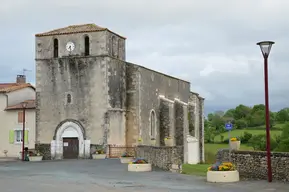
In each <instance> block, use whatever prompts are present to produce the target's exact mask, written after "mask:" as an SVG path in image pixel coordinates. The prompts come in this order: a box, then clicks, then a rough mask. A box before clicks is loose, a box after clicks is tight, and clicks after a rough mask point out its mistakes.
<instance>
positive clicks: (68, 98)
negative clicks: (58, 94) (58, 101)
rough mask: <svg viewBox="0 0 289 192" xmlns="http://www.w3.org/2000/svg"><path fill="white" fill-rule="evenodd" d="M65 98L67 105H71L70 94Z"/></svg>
mask: <svg viewBox="0 0 289 192" xmlns="http://www.w3.org/2000/svg"><path fill="white" fill-rule="evenodd" d="M66 97H67V98H66V99H67V101H66V102H67V104H70V103H71V94H67V96H66Z"/></svg>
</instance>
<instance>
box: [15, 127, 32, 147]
mask: <svg viewBox="0 0 289 192" xmlns="http://www.w3.org/2000/svg"><path fill="white" fill-rule="evenodd" d="M17 131H20V137H21V139H20V141H17ZM25 131H28V141H27V143H26V144H27V145H28V143H29V128H25ZM22 132H23V128H15V129H14V144H22Z"/></svg>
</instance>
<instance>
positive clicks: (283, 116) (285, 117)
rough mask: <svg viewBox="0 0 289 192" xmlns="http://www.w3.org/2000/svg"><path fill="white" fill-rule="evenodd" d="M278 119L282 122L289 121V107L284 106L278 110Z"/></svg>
mask: <svg viewBox="0 0 289 192" xmlns="http://www.w3.org/2000/svg"><path fill="white" fill-rule="evenodd" d="M276 121H278V122H280V123H284V122H286V121H289V108H284V109H281V110H280V111H278V112H277V114H276Z"/></svg>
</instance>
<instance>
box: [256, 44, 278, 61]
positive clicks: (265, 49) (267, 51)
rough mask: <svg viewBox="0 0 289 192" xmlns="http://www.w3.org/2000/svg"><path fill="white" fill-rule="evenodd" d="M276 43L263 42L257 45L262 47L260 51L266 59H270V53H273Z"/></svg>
mask: <svg viewBox="0 0 289 192" xmlns="http://www.w3.org/2000/svg"><path fill="white" fill-rule="evenodd" d="M274 43H275V42H273V41H261V42H259V43H257V45H259V46H260V49H261V51H262V55H263V57H264V58H268V57H269V54H270V51H271V47H272V45H273V44H274Z"/></svg>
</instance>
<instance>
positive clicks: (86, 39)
mask: <svg viewBox="0 0 289 192" xmlns="http://www.w3.org/2000/svg"><path fill="white" fill-rule="evenodd" d="M84 55H85V56H88V55H89V37H88V36H85V37H84Z"/></svg>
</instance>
